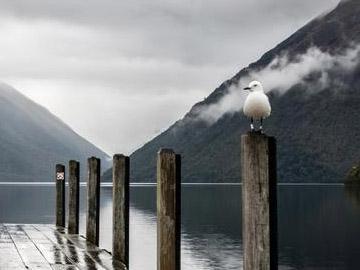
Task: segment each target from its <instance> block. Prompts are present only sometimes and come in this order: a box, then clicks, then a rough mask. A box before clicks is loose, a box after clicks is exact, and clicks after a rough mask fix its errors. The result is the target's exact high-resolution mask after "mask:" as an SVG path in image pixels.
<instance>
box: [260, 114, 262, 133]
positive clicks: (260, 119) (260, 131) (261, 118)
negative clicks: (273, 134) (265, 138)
mask: <svg viewBox="0 0 360 270" xmlns="http://www.w3.org/2000/svg"><path fill="white" fill-rule="evenodd" d="M260 132H261V133H263V118H262V117H261V118H260Z"/></svg>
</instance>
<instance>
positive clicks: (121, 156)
mask: <svg viewBox="0 0 360 270" xmlns="http://www.w3.org/2000/svg"><path fill="white" fill-rule="evenodd" d="M123 158H128V156H125V155H124V154H115V155H114V156H113V159H123Z"/></svg>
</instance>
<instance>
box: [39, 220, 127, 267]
mask: <svg viewBox="0 0 360 270" xmlns="http://www.w3.org/2000/svg"><path fill="white" fill-rule="evenodd" d="M35 227H36V228H37V229H39V230H40V231H41V232H43V233H44V234H46V235H47V236H48V237H50V238H52V239H54V240H55V241H57V242H58V243H62V244H61V247H62V249H63V251H64V252H65V254H67V256H69V258H70V260H71V261H73V262H74V264H75V265H77V266H78V267H79V268H80V269H88V268H87V267H90V268H89V269H109V270H113V269H115V270H126V269H127V268H126V267H125V265H124V264H122V263H121V262H120V261H117V260H113V258H112V256H111V254H110V253H109V252H107V251H105V250H103V249H100V248H99V247H97V246H96V245H94V244H92V243H91V242H88V241H86V239H85V238H83V237H81V236H79V235H76V234H66V230H65V229H63V228H58V230H55V229H54V228H53V227H52V226H38V225H35ZM63 243H66V244H63ZM91 267H93V268H91Z"/></svg>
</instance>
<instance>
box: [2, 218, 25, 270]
mask: <svg viewBox="0 0 360 270" xmlns="http://www.w3.org/2000/svg"><path fill="white" fill-rule="evenodd" d="M0 269H14V270H23V269H26V267H25V264H24V262H23V261H22V259H21V257H20V255H19V253H18V251H17V249H16V247H15V244H14V242H13V240H12V239H11V237H10V235H9V233H8V232H7V230H6V228H5V226H4V225H3V224H0Z"/></svg>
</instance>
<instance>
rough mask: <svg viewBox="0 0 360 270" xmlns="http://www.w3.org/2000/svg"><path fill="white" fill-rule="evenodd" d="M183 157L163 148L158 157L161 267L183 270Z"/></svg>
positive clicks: (158, 240) (161, 269)
mask: <svg viewBox="0 0 360 270" xmlns="http://www.w3.org/2000/svg"><path fill="white" fill-rule="evenodd" d="M180 171H181V164H180V156H179V155H176V154H175V153H174V151H172V150H170V149H161V150H160V151H159V152H158V160H157V269H158V270H179V269H180V210H181V202H180V189H181V176H180Z"/></svg>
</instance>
